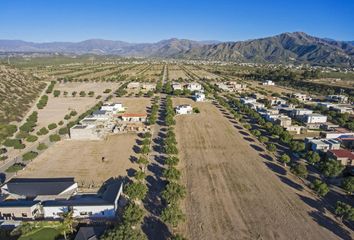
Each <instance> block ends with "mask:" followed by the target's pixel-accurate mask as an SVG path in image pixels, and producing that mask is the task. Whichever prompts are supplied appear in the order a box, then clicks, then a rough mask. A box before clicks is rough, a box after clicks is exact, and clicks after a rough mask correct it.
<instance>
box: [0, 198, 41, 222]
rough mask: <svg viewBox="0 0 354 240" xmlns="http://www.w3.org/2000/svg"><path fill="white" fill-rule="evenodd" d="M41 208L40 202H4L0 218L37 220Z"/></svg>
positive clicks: (1, 203) (0, 205) (0, 210)
mask: <svg viewBox="0 0 354 240" xmlns="http://www.w3.org/2000/svg"><path fill="white" fill-rule="evenodd" d="M40 208H41V205H40V201H26V200H18V201H3V202H0V218H1V219H5V220H13V219H35V218H37V217H39V216H40V212H41V211H40Z"/></svg>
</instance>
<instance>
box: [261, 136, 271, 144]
mask: <svg viewBox="0 0 354 240" xmlns="http://www.w3.org/2000/svg"><path fill="white" fill-rule="evenodd" d="M259 141H260V142H261V143H267V142H268V141H269V139H268V138H267V137H265V136H260V137H259Z"/></svg>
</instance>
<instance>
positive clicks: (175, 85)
mask: <svg viewBox="0 0 354 240" xmlns="http://www.w3.org/2000/svg"><path fill="white" fill-rule="evenodd" d="M171 87H172V90H173V91H175V90H183V86H182V84H180V83H172V85H171Z"/></svg>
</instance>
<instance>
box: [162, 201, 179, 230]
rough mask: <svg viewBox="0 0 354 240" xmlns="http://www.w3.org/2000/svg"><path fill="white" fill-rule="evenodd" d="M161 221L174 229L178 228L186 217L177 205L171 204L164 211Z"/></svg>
mask: <svg viewBox="0 0 354 240" xmlns="http://www.w3.org/2000/svg"><path fill="white" fill-rule="evenodd" d="M161 219H162V221H164V222H165V223H167V224H170V225H171V226H172V227H177V225H178V223H180V222H181V221H184V219H185V215H184V214H183V212H182V211H181V210H180V209H179V208H178V206H177V205H176V204H170V205H168V206H167V207H166V208H165V209H164V210H163V211H162V213H161Z"/></svg>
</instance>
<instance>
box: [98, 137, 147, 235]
mask: <svg viewBox="0 0 354 240" xmlns="http://www.w3.org/2000/svg"><path fill="white" fill-rule="evenodd" d="M150 143H151V133H150V132H146V133H144V135H143V139H142V141H141V145H140V156H139V158H138V160H137V163H138V164H139V168H140V170H138V171H136V172H135V173H134V180H133V181H132V182H131V183H129V184H128V185H126V187H125V189H124V192H125V194H126V195H127V196H128V198H129V202H128V204H127V205H126V206H125V208H124V210H123V219H122V223H120V224H119V225H117V226H116V227H115V228H113V229H112V230H109V231H107V232H106V233H105V234H104V236H103V237H102V239H103V240H113V239H114V240H128V239H129V240H145V239H147V238H146V236H145V235H144V234H143V233H142V231H141V230H140V227H139V225H140V224H141V222H142V219H143V217H144V215H145V212H144V210H143V209H142V208H141V207H140V206H139V205H140V204H141V201H142V200H143V199H144V198H145V197H146V194H147V191H148V188H147V186H146V184H145V177H146V174H145V169H146V167H147V165H148V164H149V160H148V154H149V152H150Z"/></svg>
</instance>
